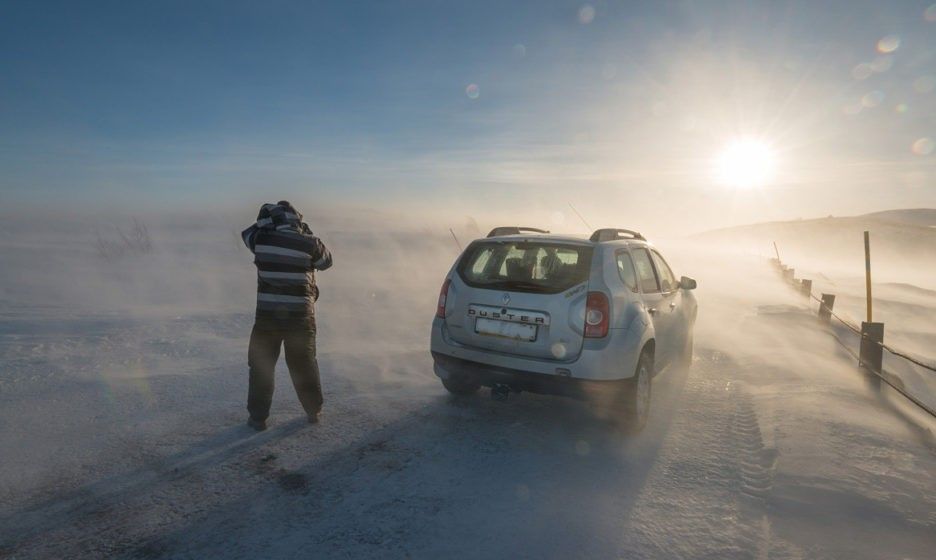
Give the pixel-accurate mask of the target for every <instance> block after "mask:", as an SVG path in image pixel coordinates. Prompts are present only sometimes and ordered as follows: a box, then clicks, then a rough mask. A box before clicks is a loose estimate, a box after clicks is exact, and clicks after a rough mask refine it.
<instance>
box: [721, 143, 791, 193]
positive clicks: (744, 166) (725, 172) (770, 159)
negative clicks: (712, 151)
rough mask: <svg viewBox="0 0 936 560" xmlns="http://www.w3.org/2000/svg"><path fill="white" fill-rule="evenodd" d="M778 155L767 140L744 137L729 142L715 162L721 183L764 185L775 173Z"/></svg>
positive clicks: (751, 186) (746, 186) (750, 186)
mask: <svg viewBox="0 0 936 560" xmlns="http://www.w3.org/2000/svg"><path fill="white" fill-rule="evenodd" d="M775 166H776V155H775V154H774V151H773V150H772V149H771V148H770V146H768V145H767V144H766V143H765V142H762V141H760V140H755V139H752V138H742V139H739V140H735V141H733V142H732V143H730V144H728V146H726V147H725V149H724V150H723V151H722V153H721V154H720V155H719V156H718V159H717V160H716V162H715V178H716V180H717V181H718V182H719V183H722V184H725V185H729V186H732V187H739V188H753V187H762V186H764V185H766V184H768V183H769V182H770V181H771V180H772V179H773V175H774V168H775Z"/></svg>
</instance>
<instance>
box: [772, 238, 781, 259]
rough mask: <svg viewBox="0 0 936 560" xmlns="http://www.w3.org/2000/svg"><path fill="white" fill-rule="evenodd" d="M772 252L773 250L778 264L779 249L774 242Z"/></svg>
mask: <svg viewBox="0 0 936 560" xmlns="http://www.w3.org/2000/svg"><path fill="white" fill-rule="evenodd" d="M773 250H774V253H776V254H777V262H780V249H777V242H776V241H774V242H773Z"/></svg>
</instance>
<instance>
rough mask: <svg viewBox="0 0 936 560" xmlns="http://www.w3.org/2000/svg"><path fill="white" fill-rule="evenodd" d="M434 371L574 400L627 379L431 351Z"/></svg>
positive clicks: (484, 383)
mask: <svg viewBox="0 0 936 560" xmlns="http://www.w3.org/2000/svg"><path fill="white" fill-rule="evenodd" d="M432 359H433V361H434V369H435V374H436V375H437V376H439V377H440V378H442V379H447V378H449V377H450V376H459V377H467V378H471V379H475V380H477V381H478V382H479V383H481V385H483V386H484V387H493V386H495V385H508V386H510V387H511V388H512V389H514V390H516V391H529V392H531V393H538V394H543V395H560V396H563V397H571V398H574V399H583V400H584V399H590V398H594V397H596V396H598V395H600V394H605V393H607V392H608V391H613V390H615V389H616V388H617V387H620V385H621V384H622V383H627V382H628V380H626V379H625V380H615V381H594V380H588V379H576V378H574V377H565V376H561V375H550V374H544V373H534V372H530V371H522V370H516V369H511V368H506V367H501V366H493V365H489V364H482V363H480V362H472V361H470V360H463V359H461V358H453V357H451V356H446V355H445V354H440V353H439V352H433V353H432Z"/></svg>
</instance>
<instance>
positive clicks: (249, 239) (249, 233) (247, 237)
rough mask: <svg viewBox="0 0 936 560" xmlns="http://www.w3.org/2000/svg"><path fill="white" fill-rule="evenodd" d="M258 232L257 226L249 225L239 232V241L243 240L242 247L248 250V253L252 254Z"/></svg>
mask: <svg viewBox="0 0 936 560" xmlns="http://www.w3.org/2000/svg"><path fill="white" fill-rule="evenodd" d="M259 230H260V228H259V227H257V224H253V225H251V226H250V227H249V228H247V229H245V230H244V231H242V232H241V239H243V240H244V245H246V246H247V248H248V249H250V252H251V253H253V252H254V247H256V245H257V232H258V231H259Z"/></svg>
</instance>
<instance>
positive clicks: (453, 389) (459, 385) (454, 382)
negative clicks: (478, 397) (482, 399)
mask: <svg viewBox="0 0 936 560" xmlns="http://www.w3.org/2000/svg"><path fill="white" fill-rule="evenodd" d="M442 385H443V386H445V388H446V390H448V392H449V393H452V394H453V395H473V394H475V393H477V392H478V389H480V388H481V384H480V383H478V382H477V381H475V380H473V379H471V378H468V377H465V376H456V375H452V376H449V378H448V379H443V380H442Z"/></svg>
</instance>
